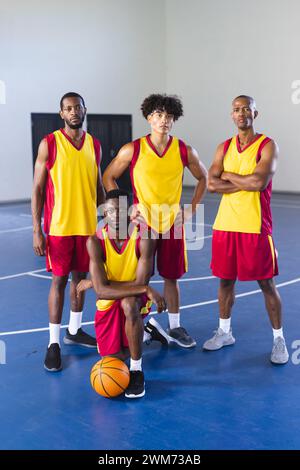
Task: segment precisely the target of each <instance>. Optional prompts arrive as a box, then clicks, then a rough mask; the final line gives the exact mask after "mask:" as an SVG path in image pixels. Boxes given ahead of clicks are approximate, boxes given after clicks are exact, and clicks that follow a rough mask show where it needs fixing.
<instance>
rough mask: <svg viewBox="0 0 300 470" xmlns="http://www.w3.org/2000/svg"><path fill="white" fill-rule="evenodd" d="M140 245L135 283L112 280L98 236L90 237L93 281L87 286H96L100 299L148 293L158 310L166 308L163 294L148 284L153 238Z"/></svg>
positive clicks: (89, 245)
mask: <svg viewBox="0 0 300 470" xmlns="http://www.w3.org/2000/svg"><path fill="white" fill-rule="evenodd" d="M142 242H143V241H141V246H140V251H141V256H140V259H139V263H138V268H137V278H136V281H135V283H126V282H116V281H114V282H110V281H109V280H108V279H107V275H106V271H105V268H104V262H103V256H102V255H103V254H102V248H101V246H100V243H99V240H98V239H97V236H96V235H94V236H92V237H89V239H88V242H87V249H88V253H89V256H90V274H91V281H90V282H89V283H88V284H87V287H86V288H89V287H92V286H93V288H94V290H95V292H96V294H97V297H98V298H99V299H107V300H117V299H123V298H124V297H136V296H139V295H142V294H146V295H147V296H148V297H149V298H150V300H152V301H153V302H154V303H155V304H156V305H157V310H158V312H161V311H162V310H165V309H166V304H165V300H164V298H163V297H161V295H160V294H159V293H158V292H156V291H154V289H152V288H151V287H149V286H147V285H146V282H145V281H147V282H149V279H150V276H151V273H152V268H153V255H154V245H153V243H152V240H150V241H149V240H145V243H142Z"/></svg>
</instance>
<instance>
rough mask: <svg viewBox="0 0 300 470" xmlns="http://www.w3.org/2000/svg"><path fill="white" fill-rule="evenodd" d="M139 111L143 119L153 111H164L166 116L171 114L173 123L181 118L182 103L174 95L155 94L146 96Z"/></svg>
mask: <svg viewBox="0 0 300 470" xmlns="http://www.w3.org/2000/svg"><path fill="white" fill-rule="evenodd" d="M141 110H142V113H143V116H144V118H145V119H147V117H148V116H149V114H151V113H153V111H166V112H167V113H168V114H173V116H174V121H177V119H178V118H180V116H183V106H182V102H181V100H180V98H179V97H178V96H176V95H166V94H163V95H161V94H158V93H155V94H152V95H150V96H147V98H145V99H144V101H143V103H142V106H141Z"/></svg>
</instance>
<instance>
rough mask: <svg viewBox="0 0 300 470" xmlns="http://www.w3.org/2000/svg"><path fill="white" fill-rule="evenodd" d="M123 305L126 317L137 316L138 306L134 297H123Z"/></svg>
mask: <svg viewBox="0 0 300 470" xmlns="http://www.w3.org/2000/svg"><path fill="white" fill-rule="evenodd" d="M121 306H122V309H123V311H124V314H125V316H126V318H135V317H136V316H137V306H136V300H135V298H134V297H128V298H127V297H126V298H125V299H122V300H121Z"/></svg>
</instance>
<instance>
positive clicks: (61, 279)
mask: <svg viewBox="0 0 300 470" xmlns="http://www.w3.org/2000/svg"><path fill="white" fill-rule="evenodd" d="M67 282H68V276H53V277H52V287H53V288H54V289H55V290H58V291H62V290H64V289H65V288H66V285H67Z"/></svg>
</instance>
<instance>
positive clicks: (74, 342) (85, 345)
mask: <svg viewBox="0 0 300 470" xmlns="http://www.w3.org/2000/svg"><path fill="white" fill-rule="evenodd" d="M63 342H64V344H75V345H77V346H83V347H85V348H91V349H97V345H95V346H93V345H92V344H85V343H77V341H73V340H72V339H68V338H66V337H65V338H64V339H63Z"/></svg>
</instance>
